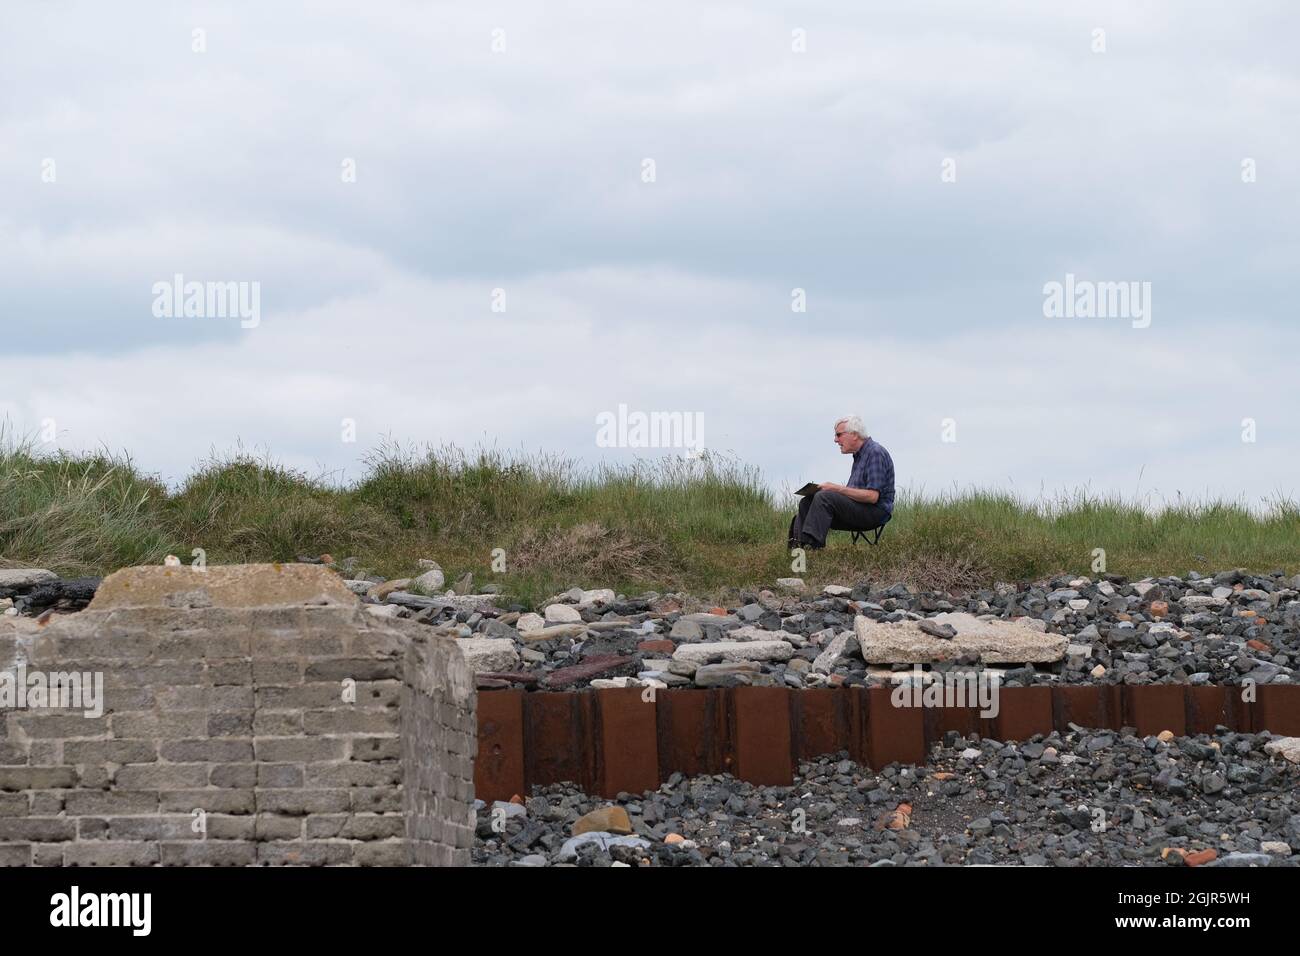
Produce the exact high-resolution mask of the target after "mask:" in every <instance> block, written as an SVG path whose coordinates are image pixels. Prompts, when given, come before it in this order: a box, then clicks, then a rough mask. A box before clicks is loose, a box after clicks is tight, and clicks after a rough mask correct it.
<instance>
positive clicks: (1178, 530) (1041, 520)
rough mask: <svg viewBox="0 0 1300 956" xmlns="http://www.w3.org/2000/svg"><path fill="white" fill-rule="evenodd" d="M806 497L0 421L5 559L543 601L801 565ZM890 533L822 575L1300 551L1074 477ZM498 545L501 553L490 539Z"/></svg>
mask: <svg viewBox="0 0 1300 956" xmlns="http://www.w3.org/2000/svg"><path fill="white" fill-rule="evenodd" d="M793 507H794V499H793V498H791V499H790V500H789V501H781V502H777V501H775V500H774V499H773V496H772V495H771V494H770V493H769V492H768V491H767V490H766V488H765V485H764V483H763V482H762V479H761V476H760V475H759V474H758V473H757V472H756V471H754V470H753V469H750V468H747V467H745V466H743V465H741V464H738V463H736V462H734V461H730V460H726V459H719V458H705V459H701V460H697V461H690V462H687V461H681V460H674V459H660V460H657V461H650V462H645V463H641V464H639V465H637V466H635V467H619V468H598V469H595V470H580V469H578V468H577V467H576V466H575V465H574V463H572V462H569V461H566V460H564V459H561V458H554V457H545V456H542V457H534V458H529V459H522V458H511V457H509V456H504V455H501V454H499V453H495V452H479V453H473V454H466V453H463V452H461V451H459V450H457V449H455V448H450V447H447V448H442V449H435V450H429V451H423V452H415V451H413V450H408V449H403V448H400V447H397V446H392V445H388V446H382V447H380V448H378V449H376V450H375V451H374V452H372V453H371V454H370V455H369V457H368V458H367V460H366V472H365V477H364V478H363V479H362V480H360V481H359V482H356V483H354V484H352V485H350V486H348V487H344V488H339V487H333V486H331V485H329V484H327V483H326V482H324V481H321V480H318V479H314V478H312V477H310V476H307V475H303V474H299V473H296V472H294V471H291V470H288V469H285V468H283V467H281V466H279V465H277V464H276V463H275V462H273V461H269V460H265V459H257V458H254V457H250V456H247V455H235V456H231V457H229V458H226V459H222V460H213V461H209V462H206V463H204V464H202V465H201V466H200V467H199V468H198V469H197V470H196V471H195V472H194V473H193V474H192V475H191V476H190V477H189V478H188V480H186V481H185V483H184V484H183V485H182V486H181V487H180V488H178V489H177V490H175V491H171V492H169V490H168V489H167V488H166V487H165V486H164V485H163V484H161V483H160V482H159V481H157V480H156V479H155V478H153V477H151V476H149V475H145V474H142V473H141V472H140V471H139V470H138V469H137V468H136V467H135V466H134V465H133V463H132V462H131V461H130V459H129V458H127V457H125V456H114V455H109V454H106V453H102V454H95V455H78V456H72V455H67V454H59V455H43V454H38V453H37V452H36V451H35V450H34V448H33V446H32V445H31V444H25V443H22V442H15V441H13V440H8V441H5V440H3V438H2V437H0V567H6V566H7V567H18V566H39V567H46V568H49V569H51V570H54V571H57V572H59V573H61V574H65V575H70V574H103V573H107V572H108V571H111V570H113V569H116V568H119V567H122V566H125V565H132V564H149V563H160V562H161V561H162V559H163V557H164V556H165V555H167V554H169V553H170V554H176V555H178V556H180V557H181V558H182V560H184V561H186V562H188V561H189V560H190V555H191V553H192V551H193V549H195V548H202V549H204V551H206V553H207V559H208V561H209V562H211V563H230V562H239V561H292V560H294V559H295V558H296V557H297V556H299V555H319V554H321V553H324V552H328V553H330V554H332V555H334V556H335V558H337V559H342V558H344V557H347V556H356V557H357V558H358V559H359V562H360V565H361V566H362V567H364V568H368V569H371V570H373V571H374V572H376V573H379V574H382V575H385V576H388V577H394V576H399V575H403V576H404V575H407V574H409V573H411V571H412V570H413V569H414V568H415V562H416V559H417V558H421V557H431V558H434V559H436V560H437V561H438V562H439V563H440V564H441V565H442V567H443V568H444V569H445V570H446V571H447V575H448V579H449V580H450V579H453V578H454V577H455V576H457V575H459V574H460V573H462V572H464V571H472V572H474V576H475V580H476V581H480V582H483V581H495V582H497V583H499V584H501V585H502V587H503V588H504V589H505V590H506V592H507V593H510V594H514V595H518V596H520V597H521V598H522V599H524V600H528V601H536V600H538V599H540V598H544V597H546V596H547V595H549V594H552V593H554V592H555V591H557V590H561V589H564V588H568V587H572V586H574V585H579V586H584V587H596V586H608V587H615V588H618V589H620V590H624V591H628V592H639V591H642V590H646V589H650V588H653V589H656V590H668V589H678V588H684V589H687V590H690V591H692V592H693V593H698V594H707V593H717V592H720V591H722V590H724V589H727V588H731V587H740V586H745V585H751V584H760V583H768V584H770V583H771V582H772V581H773V580H774V579H775V578H777V577H784V576H789V575H791V574H792V573H795V572H792V571H791V566H790V564H791V558H790V555H789V553H788V552H787V551H786V550H785V548H784V546H783V545H784V538H785V532H786V527H787V524H788V522H789V517H790V514H791V513H792V511H793ZM894 514H895V517H894V520H893V521H892V522H890V524H889V526H888V527H887V528H886V530H885V534H884V536H883V538H882V539H881V544H880V546H879V547H878V548H871V547H869V546H868V545H866V544H859V545H858V546H857V547H852V546H851V545H850V544H849V540H848V535H846V534H835V535H833V536H832V544H831V546H830V547H828V548H827V549H826V550H825V551H823V552H818V553H813V554H810V555H809V556H808V567H807V570H806V571H805V572H803V573H802V574H800V575H799V576H802V577H804V578H805V579H806V580H808V581H810V582H824V581H842V582H853V581H857V580H861V579H864V578H872V579H875V580H882V579H890V580H905V581H908V582H910V583H912V584H915V585H920V586H927V587H943V588H959V589H960V588H964V587H969V586H977V585H987V584H989V583H991V582H992V581H994V580H999V579H1000V580H1008V581H1016V580H1022V579H1028V578H1037V577H1044V576H1047V575H1051V574H1054V573H1058V572H1079V573H1091V565H1092V562H1093V550H1094V549H1096V548H1103V549H1105V553H1106V555H1105V556H1106V569H1107V570H1109V571H1115V572H1119V573H1122V574H1129V575H1144V574H1171V573H1174V574H1182V573H1185V572H1187V571H1189V570H1197V571H1201V572H1202V573H1204V572H1208V571H1215V570H1222V569H1225V568H1232V567H1244V568H1248V569H1251V570H1254V571H1269V570H1273V569H1275V568H1282V569H1285V570H1287V571H1288V572H1289V573H1295V572H1296V571H1300V511H1298V510H1297V508H1296V506H1295V505H1294V504H1291V503H1288V502H1279V503H1276V504H1275V505H1274V506H1273V507H1272V508H1271V509H1270V510H1269V511H1268V512H1267V513H1264V514H1252V513H1251V511H1250V510H1248V509H1247V508H1245V507H1243V506H1241V505H1237V504H1225V503H1200V504H1195V505H1188V506H1185V507H1180V508H1174V509H1166V510H1164V511H1162V512H1160V513H1158V514H1152V513H1150V512H1149V511H1147V510H1144V509H1143V508H1142V507H1140V506H1139V505H1138V504H1135V503H1131V502H1124V501H1119V500H1114V499H1099V498H1096V497H1091V496H1088V495H1085V494H1078V495H1076V496H1074V497H1073V498H1071V499H1068V500H1059V501H1054V502H1050V503H1041V502H1039V503H1027V502H1022V501H1018V500H1017V499H1015V498H1014V497H1012V496H1010V495H1007V494H1004V493H1000V492H978V491H975V492H969V493H962V494H950V495H940V496H928V497H924V498H920V497H915V496H907V495H903V496H901V497H900V498H899V500H898V502H897V504H896V506H895V512H894ZM497 548H501V549H504V552H505V554H504V560H505V567H506V571H505V573H493V571H492V563H493V562H492V553H493V550H494V549H497Z"/></svg>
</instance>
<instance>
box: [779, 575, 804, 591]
mask: <svg viewBox="0 0 1300 956" xmlns="http://www.w3.org/2000/svg"><path fill="white" fill-rule="evenodd" d="M776 586H777V587H779V588H784V589H785V590H787V591H802V590H803V589H804V583H803V578H777V579H776Z"/></svg>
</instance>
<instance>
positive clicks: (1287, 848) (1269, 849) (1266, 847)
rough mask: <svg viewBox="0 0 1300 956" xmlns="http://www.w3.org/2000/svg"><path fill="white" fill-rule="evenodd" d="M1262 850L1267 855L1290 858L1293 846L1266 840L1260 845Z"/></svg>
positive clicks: (1278, 841) (1279, 841)
mask: <svg viewBox="0 0 1300 956" xmlns="http://www.w3.org/2000/svg"><path fill="white" fill-rule="evenodd" d="M1259 848H1260V850H1262V851H1263V852H1265V853H1272V854H1274V855H1275V856H1290V855H1291V844H1289V843H1283V842H1282V841H1281V840H1265V841H1264V842H1263V843H1261V844H1260V845H1259Z"/></svg>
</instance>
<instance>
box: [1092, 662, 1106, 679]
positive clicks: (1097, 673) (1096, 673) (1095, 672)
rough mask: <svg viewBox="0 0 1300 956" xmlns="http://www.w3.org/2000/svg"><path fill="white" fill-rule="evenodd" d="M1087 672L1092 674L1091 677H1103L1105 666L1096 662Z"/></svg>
mask: <svg viewBox="0 0 1300 956" xmlns="http://www.w3.org/2000/svg"><path fill="white" fill-rule="evenodd" d="M1089 673H1090V674H1092V676H1093V677H1103V676H1105V674H1106V668H1104V667H1102V666H1101V665H1100V664H1098V665H1097V666H1096V667H1094V668H1093V669H1092V670H1091V671H1089Z"/></svg>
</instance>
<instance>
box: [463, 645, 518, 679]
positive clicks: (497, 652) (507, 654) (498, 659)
mask: <svg viewBox="0 0 1300 956" xmlns="http://www.w3.org/2000/svg"><path fill="white" fill-rule="evenodd" d="M456 646H457V647H459V648H460V652H461V654H462V655H463V656H464V658H465V663H466V664H468V665H469V666H470V670H472V671H473V672H474V673H475V674H482V673H484V672H485V671H508V670H513V669H514V668H515V667H516V666H517V665H518V664H519V651H518V649H517V648H516V647H515V642H514V641H512V640H510V638H508V637H462V638H459V639H458V640H457V641H456Z"/></svg>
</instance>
